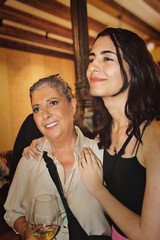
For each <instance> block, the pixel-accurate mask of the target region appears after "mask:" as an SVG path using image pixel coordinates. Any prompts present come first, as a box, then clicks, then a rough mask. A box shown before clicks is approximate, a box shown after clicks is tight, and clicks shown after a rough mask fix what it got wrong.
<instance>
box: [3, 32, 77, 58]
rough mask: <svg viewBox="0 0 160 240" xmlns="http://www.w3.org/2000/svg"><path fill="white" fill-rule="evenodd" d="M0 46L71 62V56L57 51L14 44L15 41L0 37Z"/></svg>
mask: <svg viewBox="0 0 160 240" xmlns="http://www.w3.org/2000/svg"><path fill="white" fill-rule="evenodd" d="M0 46H1V47H4V48H10V49H16V50H21V51H25V52H32V53H38V54H42V55H48V56H53V57H58V58H66V59H71V60H73V55H72V54H68V53H62V52H59V51H54V50H50V49H46V48H41V47H37V46H33V45H31V44H25V43H21V42H16V41H12V40H8V39H5V38H1V37H0Z"/></svg>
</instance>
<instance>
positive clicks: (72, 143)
mask: <svg viewBox="0 0 160 240" xmlns="http://www.w3.org/2000/svg"><path fill="white" fill-rule="evenodd" d="M30 98H31V105H32V109H33V115H34V120H35V122H36V125H37V126H38V128H39V130H40V131H41V132H42V134H43V135H44V136H45V142H44V144H43V148H42V152H43V151H46V152H47V154H48V156H49V157H50V158H52V159H53V161H54V163H55V165H56V167H57V170H58V173H59V176H60V179H61V183H62V187H63V191H64V194H65V196H66V198H67V201H68V204H69V206H70V208H71V210H72V211H73V213H74V214H75V216H76V217H77V219H78V220H79V222H80V224H81V226H82V227H83V228H84V229H85V230H86V232H87V233H88V234H98V235H101V234H104V233H107V234H110V226H109V224H108V222H107V221H106V218H105V216H104V211H103V209H102V207H101V206H100V204H99V203H98V201H97V200H95V199H94V197H92V195H91V194H89V193H88V191H87V190H86V189H85V187H84V185H83V182H82V180H81V177H80V173H79V169H78V158H79V156H80V154H81V151H82V149H83V147H84V146H86V147H90V148H91V149H92V150H93V151H94V152H95V153H96V154H97V156H98V157H99V158H100V159H102V156H103V150H99V149H98V146H97V142H96V141H94V140H90V139H88V138H86V137H84V136H83V134H82V132H81V131H80V130H79V128H78V127H75V126H74V115H75V112H76V99H75V98H74V97H73V96H72V92H71V89H70V87H69V86H68V84H67V83H66V82H65V81H64V80H63V79H62V78H61V76H60V75H53V76H50V77H47V78H43V79H40V80H39V81H38V82H36V83H35V84H34V85H33V86H32V87H31V88H30ZM40 193H50V194H56V195H57V198H58V202H59V206H60V210H61V213H63V219H64V218H66V215H65V213H64V208H63V205H62V202H61V200H60V197H59V194H58V192H57V189H56V186H55V185H54V183H53V181H52V179H51V177H50V175H49V173H48V170H47V168H46V165H45V162H44V159H43V156H42V155H41V158H40V161H36V160H35V159H34V158H33V157H30V161H28V160H27V159H26V158H25V157H24V156H23V157H22V159H21V161H20V162H19V164H18V167H17V170H16V173H15V176H14V178H13V182H12V184H11V187H10V190H9V194H8V197H7V200H6V203H5V209H6V213H5V220H6V222H7V223H8V224H9V225H10V226H11V227H13V229H14V230H15V231H16V232H17V233H20V234H21V235H23V238H24V239H28V240H29V239H33V238H32V236H31V234H30V230H29V227H28V219H29V207H30V203H31V201H32V200H34V199H35V198H36V196H37V195H39V194H40ZM94 213H95V214H94ZM56 238H57V240H65V239H69V234H68V228H66V226H65V227H63V225H62V226H61V229H60V232H59V233H58V235H57V237H56Z"/></svg>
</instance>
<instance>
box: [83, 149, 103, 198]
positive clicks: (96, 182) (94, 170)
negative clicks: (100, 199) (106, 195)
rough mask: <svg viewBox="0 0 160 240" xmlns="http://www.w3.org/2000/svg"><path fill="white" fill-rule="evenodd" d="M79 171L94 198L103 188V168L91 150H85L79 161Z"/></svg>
mask: <svg viewBox="0 0 160 240" xmlns="http://www.w3.org/2000/svg"><path fill="white" fill-rule="evenodd" d="M79 170H80V173H81V177H82V180H83V182H84V184H85V186H86V188H87V190H88V191H89V192H90V193H91V194H92V195H93V196H94V195H95V193H96V192H97V191H98V190H99V189H100V188H101V187H102V186H103V168H102V164H101V162H100V160H99V159H98V158H97V157H96V155H95V154H94V153H93V151H92V150H91V149H90V148H84V149H83V151H82V154H81V157H80V159H79Z"/></svg>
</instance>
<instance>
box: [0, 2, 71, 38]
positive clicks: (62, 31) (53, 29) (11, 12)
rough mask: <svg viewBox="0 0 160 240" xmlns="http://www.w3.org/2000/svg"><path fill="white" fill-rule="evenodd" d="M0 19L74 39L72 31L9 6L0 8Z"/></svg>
mask: <svg viewBox="0 0 160 240" xmlns="http://www.w3.org/2000/svg"><path fill="white" fill-rule="evenodd" d="M0 18H4V19H8V20H11V21H14V22H17V23H21V24H24V25H27V26H30V27H33V28H38V29H41V30H44V31H46V32H50V33H54V34H57V35H60V36H63V37H68V38H72V31H71V30H70V29H68V28H65V27H62V26H60V25H58V24H56V23H52V22H49V21H47V20H44V19H42V18H37V17H35V16H33V15H31V14H28V13H24V12H22V11H19V10H17V9H14V8H11V7H8V6H1V7H0Z"/></svg>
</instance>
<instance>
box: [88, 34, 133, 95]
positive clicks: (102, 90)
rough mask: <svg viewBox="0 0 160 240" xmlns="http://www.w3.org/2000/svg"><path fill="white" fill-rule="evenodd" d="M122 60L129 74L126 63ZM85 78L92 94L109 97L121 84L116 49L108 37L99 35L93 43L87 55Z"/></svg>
mask: <svg viewBox="0 0 160 240" xmlns="http://www.w3.org/2000/svg"><path fill="white" fill-rule="evenodd" d="M122 61H123V64H124V69H125V70H126V73H127V75H129V74H128V72H129V70H128V69H129V67H128V64H127V63H126V62H125V61H124V60H123V59H122ZM87 78H88V81H89V85H90V93H91V95H92V96H98V97H102V98H104V97H111V96H113V95H114V94H116V93H118V92H119V90H120V89H121V87H122V86H123V78H122V75H121V70H120V65H119V62H118V58H117V53H116V49H115V46H114V44H113V42H112V41H111V39H110V37H107V36H104V37H100V38H98V39H97V40H96V42H95V43H94V45H93V47H92V49H91V52H90V55H89V65H88V69H87Z"/></svg>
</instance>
